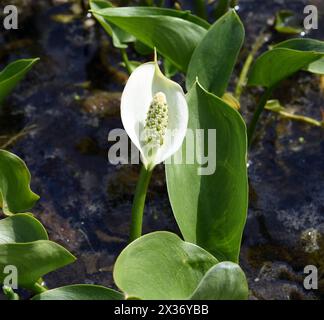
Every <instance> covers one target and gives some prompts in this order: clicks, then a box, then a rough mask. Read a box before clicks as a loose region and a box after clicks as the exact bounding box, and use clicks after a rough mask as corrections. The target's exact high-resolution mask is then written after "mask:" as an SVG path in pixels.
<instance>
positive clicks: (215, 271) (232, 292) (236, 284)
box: [191, 261, 249, 300]
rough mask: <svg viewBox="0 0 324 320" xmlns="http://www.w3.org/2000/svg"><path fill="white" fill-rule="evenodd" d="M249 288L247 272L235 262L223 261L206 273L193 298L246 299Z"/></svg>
mask: <svg viewBox="0 0 324 320" xmlns="http://www.w3.org/2000/svg"><path fill="white" fill-rule="evenodd" d="M248 294H249V289H248V284H247V281H246V277H245V274H244V272H243V270H242V269H241V268H240V266H239V265H237V264H235V263H233V262H228V261H226V262H221V263H218V264H216V265H215V266H213V267H212V268H211V269H210V270H208V272H207V273H206V274H205V276H204V277H203V279H202V280H201V282H200V283H199V285H198V287H197V289H196V290H195V292H194V293H193V294H192V296H191V299H192V300H246V299H247V298H248Z"/></svg>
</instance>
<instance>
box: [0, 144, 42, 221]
mask: <svg viewBox="0 0 324 320" xmlns="http://www.w3.org/2000/svg"><path fill="white" fill-rule="evenodd" d="M30 179H31V176H30V173H29V170H28V168H27V166H26V164H25V163H24V162H23V161H22V160H21V159H20V158H19V157H17V156H16V155H14V154H13V153H10V152H8V151H5V150H0V207H2V210H3V212H4V213H5V214H6V215H10V214H13V213H18V212H26V211H28V210H30V209H31V208H32V207H33V206H34V205H35V203H36V201H37V200H38V199H39V196H38V195H36V194H35V193H33V192H32V191H31V189H30Z"/></svg>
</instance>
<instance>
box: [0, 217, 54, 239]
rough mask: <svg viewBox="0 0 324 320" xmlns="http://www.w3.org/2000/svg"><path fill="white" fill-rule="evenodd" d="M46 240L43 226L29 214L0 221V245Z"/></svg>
mask: <svg viewBox="0 0 324 320" xmlns="http://www.w3.org/2000/svg"><path fill="white" fill-rule="evenodd" d="M37 240H48V236H47V232H46V230H45V229H44V227H43V225H42V224H41V223H40V222H39V221H38V220H37V219H35V218H34V217H33V216H32V215H31V214H25V213H23V214H16V215H14V216H10V217H7V218H5V219H2V220H0V244H4V243H16V242H17V243H23V242H32V241H37Z"/></svg>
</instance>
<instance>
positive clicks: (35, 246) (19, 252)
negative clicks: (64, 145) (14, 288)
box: [0, 240, 75, 288]
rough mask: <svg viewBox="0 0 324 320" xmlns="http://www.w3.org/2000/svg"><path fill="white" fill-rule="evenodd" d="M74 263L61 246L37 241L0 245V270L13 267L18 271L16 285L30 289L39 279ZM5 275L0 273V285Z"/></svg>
mask: <svg viewBox="0 0 324 320" xmlns="http://www.w3.org/2000/svg"><path fill="white" fill-rule="evenodd" d="M74 261H75V257H74V256H73V255H72V254H71V253H69V252H68V251H67V250H66V249H64V248H63V247H62V246H60V245H58V244H56V243H54V242H51V241H48V240H38V241H34V242H27V243H7V244H0V270H4V268H5V266H9V265H12V266H15V267H16V268H17V270H18V275H19V276H18V283H19V285H20V286H22V287H26V288H28V287H31V286H33V284H34V283H36V282H37V281H38V279H39V278H41V277H42V276H44V275H46V274H47V273H49V272H52V271H54V270H56V269H59V268H62V267H64V266H66V265H68V264H70V263H72V262H74ZM5 277H6V274H3V273H2V272H0V283H2V282H3V280H4V278H5Z"/></svg>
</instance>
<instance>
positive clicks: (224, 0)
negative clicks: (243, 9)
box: [214, 0, 230, 20]
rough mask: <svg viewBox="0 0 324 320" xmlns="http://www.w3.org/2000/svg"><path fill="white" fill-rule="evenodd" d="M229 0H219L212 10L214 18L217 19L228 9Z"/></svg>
mask: <svg viewBox="0 0 324 320" xmlns="http://www.w3.org/2000/svg"><path fill="white" fill-rule="evenodd" d="M229 5H230V1H229V0H219V2H218V5H217V7H216V9H215V11H214V16H215V19H216V20H217V19H219V18H220V17H221V16H223V15H224V14H225V13H226V12H227V11H228V9H229Z"/></svg>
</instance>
